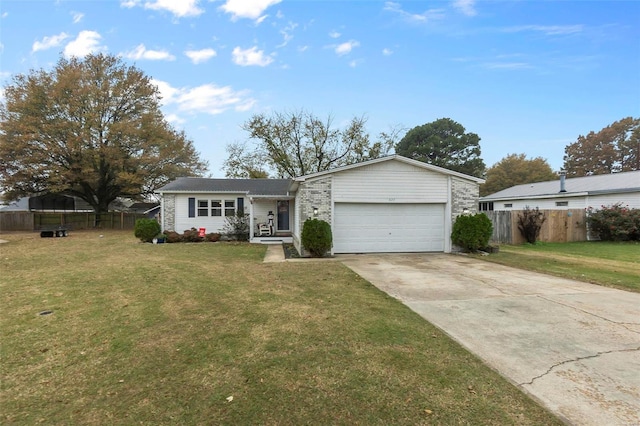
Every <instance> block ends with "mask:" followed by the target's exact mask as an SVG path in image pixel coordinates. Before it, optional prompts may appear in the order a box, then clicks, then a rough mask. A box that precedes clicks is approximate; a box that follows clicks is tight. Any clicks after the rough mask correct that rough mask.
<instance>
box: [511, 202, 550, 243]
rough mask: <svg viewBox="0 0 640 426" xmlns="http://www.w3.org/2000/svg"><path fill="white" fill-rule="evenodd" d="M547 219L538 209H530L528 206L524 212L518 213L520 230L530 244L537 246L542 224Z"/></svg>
mask: <svg viewBox="0 0 640 426" xmlns="http://www.w3.org/2000/svg"><path fill="white" fill-rule="evenodd" d="M546 220H547V217H546V216H545V215H544V213H542V212H541V211H540V209H538V208H537V207H536V208H535V209H530V208H529V206H526V207H525V208H524V210H522V212H520V213H518V230H519V231H520V233H521V234H522V236H523V237H524V239H525V240H527V242H528V243H529V244H535V243H536V241H537V240H538V237H540V230H541V229H542V224H543V223H544V222H545V221H546Z"/></svg>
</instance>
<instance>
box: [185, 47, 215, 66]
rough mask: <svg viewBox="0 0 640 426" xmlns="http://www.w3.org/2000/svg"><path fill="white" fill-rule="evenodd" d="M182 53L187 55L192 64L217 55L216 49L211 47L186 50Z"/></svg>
mask: <svg viewBox="0 0 640 426" xmlns="http://www.w3.org/2000/svg"><path fill="white" fill-rule="evenodd" d="M184 54H185V55H187V57H188V58H189V59H191V62H193V63H194V64H200V63H202V62H206V61H208V60H209V59H211V58H213V57H214V56H216V55H217V53H216V51H215V50H213V49H200V50H186V51H185V52H184Z"/></svg>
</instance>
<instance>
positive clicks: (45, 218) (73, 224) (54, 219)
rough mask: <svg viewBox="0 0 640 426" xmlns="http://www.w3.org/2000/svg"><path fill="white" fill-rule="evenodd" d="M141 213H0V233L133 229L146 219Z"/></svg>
mask: <svg viewBox="0 0 640 426" xmlns="http://www.w3.org/2000/svg"><path fill="white" fill-rule="evenodd" d="M144 217H145V215H143V214H140V213H125V212H109V213H104V214H101V215H99V216H98V219H99V220H98V221H97V222H96V214H95V213H79V212H68V213H52V212H0V231H4V232H7V231H40V230H42V229H54V228H57V227H60V226H63V227H65V228H67V229H73V230H79V229H94V228H96V223H98V226H97V228H99V229H133V228H134V227H135V223H136V219H141V218H144Z"/></svg>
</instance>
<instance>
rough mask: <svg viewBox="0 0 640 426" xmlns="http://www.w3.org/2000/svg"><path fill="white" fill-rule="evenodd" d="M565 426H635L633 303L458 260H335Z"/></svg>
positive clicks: (636, 322) (637, 360)
mask: <svg viewBox="0 0 640 426" xmlns="http://www.w3.org/2000/svg"><path fill="white" fill-rule="evenodd" d="M338 259H339V260H340V261H341V262H342V263H344V264H345V265H346V266H348V267H349V268H351V269H352V270H353V271H355V272H356V273H357V274H359V275H360V276H362V277H363V278H365V279H366V280H368V281H370V282H371V283H372V284H374V285H375V286H376V287H378V288H379V289H381V290H383V291H385V292H386V293H388V294H390V295H391V296H393V297H395V298H397V299H399V300H401V301H402V302H403V303H404V304H406V305H407V306H409V307H410V308H411V309H412V310H414V311H415V312H417V313H418V314H420V315H421V316H422V317H423V318H425V319H427V320H428V321H429V322H431V323H432V324H434V325H436V326H437V327H439V328H440V329H442V330H443V331H444V332H445V333H447V334H448V335H449V336H451V337H452V338H453V339H455V340H456V341H458V342H459V343H460V344H461V345H462V346H464V347H466V348H467V349H468V350H470V351H471V352H473V353H475V354H476V355H478V356H479V357H480V358H481V359H483V360H484V361H485V362H486V363H487V364H488V365H489V366H491V367H492V368H494V369H495V370H497V371H498V372H500V373H501V374H502V375H503V376H504V377H506V378H507V379H509V380H510V381H511V382H512V383H514V384H516V385H517V386H518V387H520V388H521V389H523V390H524V391H525V392H527V393H529V394H530V395H532V396H533V397H534V398H536V399H538V400H539V401H540V402H541V403H542V404H543V405H544V406H546V407H547V408H548V409H550V410H551V411H552V412H554V413H556V414H557V415H558V416H559V417H560V418H562V419H564V420H565V421H567V422H568V423H571V424H575V425H598V426H601V425H640V294H638V293H631V292H626V291H621V290H615V289H609V288H606V287H600V286H596V285H592V284H586V283H581V282H577V281H572V280H567V279H561V278H555V277H552V276H547V275H543V274H537V273H533V272H527V271H522V270H519V269H514V268H509V267H505V266H500V265H496V264H492V263H488V262H483V261H481V260H476V259H472V258H469V257H467V256H463V255H446V254H399V255H395V254H394V255H390V254H381V255H341V256H339V257H338Z"/></svg>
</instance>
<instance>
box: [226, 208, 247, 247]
mask: <svg viewBox="0 0 640 426" xmlns="http://www.w3.org/2000/svg"><path fill="white" fill-rule="evenodd" d="M222 232H223V233H224V234H225V235H227V237H228V238H229V239H230V240H235V241H249V236H250V235H249V215H248V214H243V213H242V212H238V213H236V214H235V215H233V216H227V217H225V218H224V227H223V228H222Z"/></svg>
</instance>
